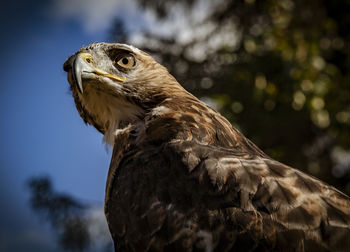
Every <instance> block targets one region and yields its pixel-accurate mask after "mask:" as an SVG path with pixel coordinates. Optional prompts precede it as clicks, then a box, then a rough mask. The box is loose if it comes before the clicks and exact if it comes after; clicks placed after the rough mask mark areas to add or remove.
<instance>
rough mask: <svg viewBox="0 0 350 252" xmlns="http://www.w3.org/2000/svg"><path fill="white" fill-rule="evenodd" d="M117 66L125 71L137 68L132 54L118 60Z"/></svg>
mask: <svg viewBox="0 0 350 252" xmlns="http://www.w3.org/2000/svg"><path fill="white" fill-rule="evenodd" d="M117 60H118V61H117V64H118V65H119V66H121V67H123V68H125V69H131V68H133V67H134V66H135V63H136V62H135V58H134V56H132V55H131V54H129V55H124V56H123V57H121V58H118V59H117Z"/></svg>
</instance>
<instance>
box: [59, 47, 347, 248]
mask: <svg viewBox="0 0 350 252" xmlns="http://www.w3.org/2000/svg"><path fill="white" fill-rule="evenodd" d="M64 70H65V71H66V72H67V73H68V81H69V83H70V88H71V90H72V95H73V97H74V101H75V105H76V108H77V110H78V112H79V114H80V116H81V117H82V119H83V120H84V121H85V122H86V123H88V124H91V125H93V126H94V127H95V128H96V129H97V130H98V131H100V132H101V133H102V134H103V135H104V139H105V141H106V142H107V143H110V144H111V145H113V147H114V149H113V154H112V159H111V164H110V167H109V172H108V178H107V183H106V196H105V215H106V218H107V222H108V225H109V229H110V233H111V235H112V238H113V241H114V246H115V250H116V251H350V198H349V197H347V196H346V195H345V194H343V193H341V192H340V191H338V190H337V189H335V188H333V187H332V186H329V185H327V184H325V183H324V182H322V181H320V180H318V179H316V178H314V177H311V176H309V175H306V174H304V173H302V172H300V171H299V170H296V169H294V168H292V167H289V166H287V165H284V164H282V163H279V162H278V161H275V160H273V159H271V158H270V157H269V156H267V155H266V154H265V153H264V152H263V151H261V150H260V149H259V148H258V147H257V146H255V145H254V144H253V143H252V142H251V141H250V140H248V139H247V138H245V137H244V136H243V135H242V134H241V133H240V132H239V131H238V130H236V129H235V128H233V127H232V126H231V124H230V123H229V122H228V121H227V120H226V119H225V118H224V117H223V116H221V115H220V114H219V113H218V112H217V111H215V110H214V109H212V108H210V107H209V106H207V105H206V104H205V103H203V102H202V101H200V100H199V99H197V98H196V97H194V96H193V95H192V94H190V93H189V92H187V91H186V90H185V89H184V88H183V87H182V86H181V85H180V84H179V83H178V82H177V81H176V79H175V78H174V77H173V76H172V75H171V74H169V72H168V71H167V69H166V68H165V67H163V66H162V65H160V64H159V63H157V62H156V61H155V60H154V59H153V58H152V57H151V56H150V55H148V54H147V53H145V52H143V51H141V50H139V49H137V48H135V47H133V46H129V45H125V44H118V43H93V44H91V45H89V46H86V47H83V48H81V49H80V50H79V51H78V52H77V53H75V54H74V55H72V56H71V57H70V58H69V59H68V60H67V61H66V62H65V63H64Z"/></svg>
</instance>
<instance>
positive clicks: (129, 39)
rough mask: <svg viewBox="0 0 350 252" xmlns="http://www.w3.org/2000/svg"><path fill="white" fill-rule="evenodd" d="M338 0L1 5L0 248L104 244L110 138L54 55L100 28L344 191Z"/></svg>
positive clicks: (345, 39) (349, 189)
mask: <svg viewBox="0 0 350 252" xmlns="http://www.w3.org/2000/svg"><path fill="white" fill-rule="evenodd" d="M349 13H350V3H349V1H346V0H343V1H342V0H332V1H326V0H323V1H322V0H309V1H302V0H295V1H291V0H260V1H254V0H245V1H242V0H241V1H223V0H218V1H209V0H189V1H183V0H182V1H181V0H180V1H174V0H170V1H160V0H155V1H147V0H128V1H121V0H115V1H113V0H105V1H97V0H96V1H95V0H46V1H44V0H41V1H38V0H37V1H34V0H28V1H20V0H13V1H7V2H6V3H3V4H2V8H1V10H0V14H1V15H0V21H1V25H0V29H1V30H0V32H1V34H2V39H1V42H0V43H1V46H0V55H1V60H0V68H1V75H0V80H1V82H0V83H1V91H0V114H1V124H0V137H1V145H0V148H1V149H0V172H1V174H0V197H1V198H0V200H1V205H2V207H1V208H0V251H4V252H5V251H112V250H113V245H112V243H111V239H110V237H109V233H108V228H107V225H106V222H105V219H104V214H103V201H104V187H105V180H106V176H107V171H108V166H109V161H110V156H111V148H108V147H106V146H105V144H104V143H103V142H102V136H101V135H100V134H99V133H98V132H97V131H96V130H95V129H93V128H92V127H91V126H86V125H84V123H83V121H82V120H81V119H80V117H79V115H78V113H77V111H76V109H75V106H74V102H73V99H72V97H71V94H70V92H69V86H68V83H67V81H66V74H65V73H64V72H63V70H62V64H63V62H64V61H65V60H66V58H67V57H68V56H70V55H71V54H72V53H74V52H75V51H77V50H78V49H79V48H80V47H82V46H83V45H88V44H90V43H91V42H94V41H106V42H115V41H118V42H126V43H129V44H133V45H135V46H137V47H139V48H142V49H143V50H145V51H147V52H149V53H150V54H151V55H153V56H154V57H155V58H156V59H157V60H158V61H159V62H161V63H162V64H164V65H165V66H166V67H167V68H168V69H169V71H170V73H172V74H173V75H174V76H175V77H176V78H177V79H178V81H179V82H180V83H181V84H182V85H183V86H184V87H185V88H186V89H187V90H189V91H190V92H192V93H194V94H195V95H196V96H197V97H199V98H200V99H201V100H203V101H205V102H206V103H208V104H209V105H211V106H212V107H214V108H215V109H217V110H219V111H220V112H221V113H222V114H223V115H224V116H225V117H227V118H228V119H229V120H230V121H231V122H232V124H233V125H234V126H235V127H237V128H238V129H239V130H240V131H242V132H243V133H244V134H245V135H246V136H247V137H248V138H250V139H251V140H253V142H255V143H256V144H257V145H258V146H259V147H260V148H262V149H263V150H264V151H265V152H266V153H267V154H268V155H270V156H271V157H273V158H275V159H277V160H279V161H281V162H283V163H286V164H288V165H291V166H293V167H296V168H298V169H300V170H302V171H305V172H307V173H309V174H311V175H313V176H315V177H318V178H320V179H322V180H324V181H326V182H327V183H329V184H331V185H333V186H335V187H337V188H338V189H339V190H341V191H343V192H345V193H346V194H348V195H350V128H349V126H350V102H349V101H350V29H349V27H350V15H349Z"/></svg>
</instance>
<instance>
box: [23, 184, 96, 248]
mask: <svg viewBox="0 0 350 252" xmlns="http://www.w3.org/2000/svg"><path fill="white" fill-rule="evenodd" d="M28 186H29V189H30V193H31V198H30V205H31V207H32V208H33V210H35V211H37V212H38V213H40V214H41V215H42V216H44V217H45V218H46V219H47V220H48V221H49V223H50V224H51V225H52V227H53V228H54V230H55V231H57V233H58V239H59V244H60V245H61V246H62V248H63V249H65V250H78V251H83V250H85V249H87V248H89V245H90V236H89V232H88V229H87V221H86V219H84V217H83V216H84V215H83V213H84V210H85V209H86V206H84V205H82V204H81V203H79V202H78V201H77V200H76V199H73V198H72V197H71V196H69V195H66V194H60V193H57V192H55V191H54V189H53V188H52V185H51V181H50V179H49V178H48V177H38V178H32V179H30V180H29V182H28Z"/></svg>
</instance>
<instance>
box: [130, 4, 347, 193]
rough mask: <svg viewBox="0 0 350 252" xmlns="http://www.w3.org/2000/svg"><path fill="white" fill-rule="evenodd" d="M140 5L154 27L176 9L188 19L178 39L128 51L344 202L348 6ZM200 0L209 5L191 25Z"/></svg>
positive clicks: (151, 37)
mask: <svg viewBox="0 0 350 252" xmlns="http://www.w3.org/2000/svg"><path fill="white" fill-rule="evenodd" d="M138 2H139V4H140V7H141V8H145V9H148V10H152V11H154V13H156V15H157V16H158V18H159V22H160V24H161V23H164V22H169V20H173V19H174V16H173V11H174V8H173V7H174V6H176V9H177V11H178V12H180V13H185V14H184V15H185V16H193V18H188V21H187V23H186V24H185V25H184V27H183V29H184V30H187V31H190V33H191V34H192V36H190V37H189V38H187V39H186V40H185V41H184V40H183V39H181V37H180V36H179V32H174V33H172V34H170V35H167V36H162V35H159V34H158V33H154V32H152V29H151V31H145V33H144V38H145V39H144V40H142V42H141V43H140V44H137V45H136V46H138V47H141V48H142V49H143V50H146V51H148V52H149V53H151V54H152V55H156V56H157V58H158V59H160V61H161V63H162V64H164V65H165V66H167V68H168V69H169V70H170V72H171V73H172V74H173V75H174V76H175V77H176V78H177V79H178V81H179V82H180V83H181V84H182V85H184V86H185V87H186V88H187V89H188V90H189V91H190V92H192V93H194V94H195V95H196V96H199V97H202V98H204V99H207V100H209V101H211V102H213V103H214V104H216V107H217V108H218V109H219V110H220V112H221V113H222V114H223V115H225V116H226V117H227V118H228V119H229V120H230V121H231V122H232V123H233V124H234V125H235V126H236V127H238V128H239V129H240V130H241V131H243V133H244V134H245V135H246V136H247V137H248V138H250V139H252V140H253V141H254V142H255V143H256V144H257V145H258V146H260V147H261V148H262V149H263V150H264V151H265V152H266V153H267V154H269V155H270V156H272V157H273V158H275V159H277V160H279V161H282V162H284V163H287V164H289V165H291V166H294V167H296V168H298V169H301V170H303V171H306V172H307V173H311V174H313V175H315V176H317V177H319V178H321V179H322V180H324V181H326V182H328V183H330V184H332V185H335V186H336V187H338V188H339V189H341V190H342V191H345V192H346V193H348V194H350V183H349V179H350V173H349V170H350V163H349V162H346V161H345V157H348V156H349V154H348V150H349V148H350V131H349V125H350V106H349V100H350V86H349V83H350V29H348V27H349V25H350V17H349V15H348V13H349V11H350V4H349V2H348V1H340V0H336V1H322V0H312V1H302V0H296V1H291V0H282V1H277V0H263V1H254V0H245V1H212V2H210V1H199V0H192V1H184V0H183V1H166V2H164V1H160V0H156V1H144V0H139V1H138ZM200 2H202V3H204V4H209V5H211V7H210V8H207V9H208V12H207V13H206V15H204V18H203V17H202V19H201V20H200V21H196V18H195V17H196V13H197V10H198V8H199V7H198V6H199V5H198V4H199V3H200ZM153 30H156V29H153ZM180 33H181V29H180ZM208 98H210V99H208Z"/></svg>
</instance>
